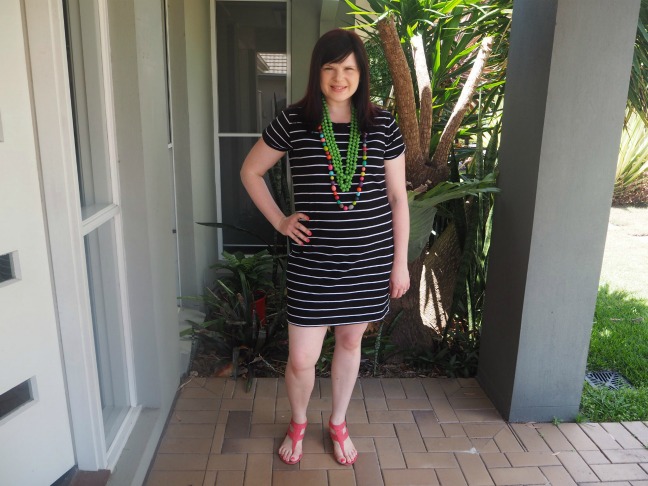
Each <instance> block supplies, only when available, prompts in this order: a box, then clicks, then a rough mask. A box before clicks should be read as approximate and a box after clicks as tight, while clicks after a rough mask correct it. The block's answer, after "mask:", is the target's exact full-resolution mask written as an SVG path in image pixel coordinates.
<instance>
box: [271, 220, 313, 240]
mask: <svg viewBox="0 0 648 486" xmlns="http://www.w3.org/2000/svg"><path fill="white" fill-rule="evenodd" d="M301 221H308V216H306V215H305V214H303V213H295V214H291V215H290V216H287V217H286V218H284V219H283V221H282V222H281V224H280V226H279V232H280V233H281V234H283V235H285V236H288V237H289V238H290V239H292V240H293V241H294V242H295V243H297V244H298V245H303V244H304V243H308V242H310V236H311V234H312V233H311V231H310V230H309V229H308V228H307V227H306V226H304V225H303V224H302V223H301Z"/></svg>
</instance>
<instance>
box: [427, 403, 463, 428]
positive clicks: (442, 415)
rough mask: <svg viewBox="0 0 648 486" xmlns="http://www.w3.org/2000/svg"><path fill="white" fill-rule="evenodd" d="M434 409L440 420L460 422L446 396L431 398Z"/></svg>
mask: <svg viewBox="0 0 648 486" xmlns="http://www.w3.org/2000/svg"><path fill="white" fill-rule="evenodd" d="M430 404H431V405H432V410H434V413H435V414H436V416H437V419H438V420H439V422H459V419H458V418H457V414H456V413H455V411H454V409H453V408H452V405H450V402H448V400H447V399H445V398H434V399H430Z"/></svg>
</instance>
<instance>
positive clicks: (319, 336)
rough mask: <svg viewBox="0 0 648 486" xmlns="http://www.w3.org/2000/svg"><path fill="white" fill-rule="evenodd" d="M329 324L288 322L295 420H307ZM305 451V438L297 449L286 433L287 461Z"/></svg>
mask: <svg viewBox="0 0 648 486" xmlns="http://www.w3.org/2000/svg"><path fill="white" fill-rule="evenodd" d="M326 329H327V328H326V327H299V326H293V325H289V326H288V364H287V366H286V391H287V393H288V401H289V402H290V409H291V410H292V419H293V420H294V421H295V423H298V424H303V423H304V422H306V409H307V408H308V401H309V400H310V396H311V393H312V392H313V386H314V384H315V363H317V360H318V359H319V356H320V353H321V352H322V343H323V342H324V336H325V335H326ZM301 453H302V441H299V442H298V443H297V444H296V446H295V450H293V449H292V440H291V439H290V437H288V436H286V438H285V439H284V441H283V443H282V444H281V447H279V455H280V456H281V457H282V458H283V459H284V460H286V461H288V460H290V461H295V460H296V459H297V457H299V455H300V454H301Z"/></svg>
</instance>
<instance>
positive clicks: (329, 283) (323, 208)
mask: <svg viewBox="0 0 648 486" xmlns="http://www.w3.org/2000/svg"><path fill="white" fill-rule="evenodd" d="M333 130H334V132H335V139H336V141H337V145H338V148H339V150H340V154H341V155H342V158H343V160H345V159H346V152H347V145H348V142H349V131H350V124H348V123H334V124H333ZM263 140H264V141H265V143H266V144H268V145H269V146H270V147H272V148H274V149H275V150H280V151H282V152H288V155H289V161H290V170H291V173H292V184H293V192H294V199H295V211H296V212H301V213H305V214H307V215H308V217H309V218H310V220H309V221H307V222H305V223H304V225H305V226H306V227H308V229H309V230H310V231H311V232H312V236H311V237H310V243H304V245H303V246H299V245H296V244H291V245H290V251H289V255H288V268H287V272H288V273H287V287H288V322H290V323H291V324H294V325H297V326H338V325H343V324H358V323H365V322H373V321H378V320H380V319H382V318H383V317H385V315H386V314H387V312H388V310H389V277H390V274H391V270H392V261H393V252H394V241H393V234H392V214H391V208H390V206H389V202H388V201H387V189H386V186H385V163H389V160H391V159H395V158H396V157H398V156H399V155H400V154H402V153H403V151H404V150H405V145H404V142H403V138H402V136H401V133H400V130H399V128H398V125H397V124H396V121H395V120H394V118H393V116H392V115H391V114H390V113H389V112H387V111H382V110H381V111H380V112H379V116H378V117H377V118H376V119H375V121H374V126H372V127H371V128H370V129H369V130H368V132H367V169H366V175H365V180H364V185H363V186H362V194H361V196H360V199H359V201H358V203H357V205H356V206H355V208H354V209H353V210H352V211H343V210H341V209H340V208H339V207H338V204H337V203H336V201H335V199H334V198H333V193H332V192H331V181H330V178H329V173H328V162H327V160H326V157H325V155H324V150H323V148H322V143H321V142H320V139H319V132H316V131H312V130H308V129H307V128H306V125H305V124H304V122H303V119H302V116H301V109H300V108H295V107H293V108H288V109H287V110H285V111H284V112H282V113H281V114H280V115H279V116H278V117H277V118H276V119H275V120H274V121H273V122H272V123H271V124H270V125H269V126H268V127H267V128H266V129H265V131H264V132H263ZM358 153H359V155H361V153H362V148H360V150H358ZM360 160H361V159H360ZM359 177H360V170H357V172H356V174H355V175H354V178H353V184H352V186H351V188H350V192H346V193H343V192H341V191H338V194H339V195H340V199H341V200H342V202H343V203H344V204H349V203H351V202H352V201H354V200H355V190H356V185H357V183H358V179H359Z"/></svg>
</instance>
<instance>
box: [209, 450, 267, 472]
mask: <svg viewBox="0 0 648 486" xmlns="http://www.w3.org/2000/svg"><path fill="white" fill-rule="evenodd" d="M268 456H270V455H269V454H268ZM246 459H247V455H246V454H210V456H209V460H208V462H207V470H208V471H216V470H219V471H221V470H222V471H230V470H231V471H243V470H245V468H246Z"/></svg>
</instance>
